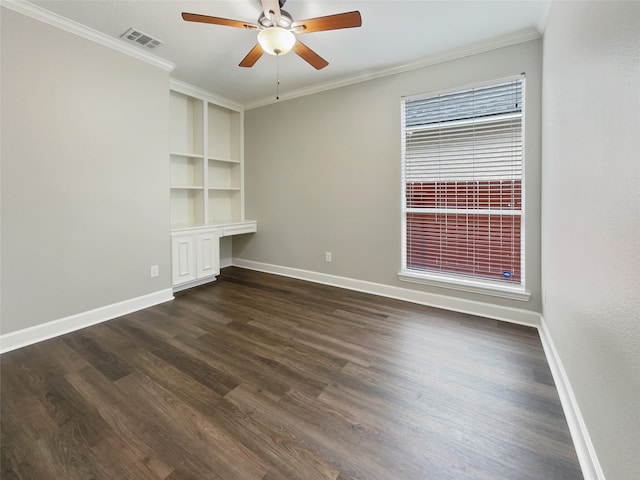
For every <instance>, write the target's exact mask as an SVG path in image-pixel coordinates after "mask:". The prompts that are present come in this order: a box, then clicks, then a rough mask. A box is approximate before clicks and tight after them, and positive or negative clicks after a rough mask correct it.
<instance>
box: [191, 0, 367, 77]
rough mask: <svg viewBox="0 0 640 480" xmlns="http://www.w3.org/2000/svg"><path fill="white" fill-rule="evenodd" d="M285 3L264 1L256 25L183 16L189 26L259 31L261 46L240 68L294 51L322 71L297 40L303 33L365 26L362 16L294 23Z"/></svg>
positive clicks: (323, 63) (322, 61)
mask: <svg viewBox="0 0 640 480" xmlns="http://www.w3.org/2000/svg"><path fill="white" fill-rule="evenodd" d="M285 2H286V0H261V4H262V13H261V14H260V17H259V18H258V22H257V23H249V22H242V21H239V20H231V19H229V18H220V17H211V16H209V15H200V14H197V13H187V12H183V13H182V18H183V19H184V20H185V21H187V22H199V23H211V24H214V25H226V26H228V27H236V28H244V29H250V30H258V43H256V46H255V47H253V48H252V49H251V51H250V52H249V53H248V54H247V56H246V57H244V59H243V60H242V61H241V62H240V66H241V67H253V65H255V63H256V62H257V61H258V59H259V58H260V57H261V56H262V54H263V53H268V54H271V55H284V54H286V53H288V52H289V51H290V50H293V51H294V52H295V53H296V54H298V55H299V56H300V57H301V58H302V59H303V60H305V61H306V62H308V63H309V64H310V65H311V66H313V67H314V68H316V69H317V70H320V69H321V68H324V67H326V66H327V65H329V62H327V61H326V60H325V59H324V58H322V57H321V56H320V55H318V54H317V53H316V52H314V51H313V50H311V49H310V48H309V47H307V46H306V45H305V44H304V43H302V42H301V41H300V40H298V39H297V38H296V35H300V34H303V33H312V32H322V31H325V30H338V29H341V28H353V27H359V26H361V25H362V18H361V16H360V12H358V11H354V12H346V13H338V14H335V15H327V16H326V17H317V18H310V19H308V20H301V21H297V22H294V21H293V17H291V15H290V14H289V13H288V12H285V11H284V10H282V7H283V6H284V4H285Z"/></svg>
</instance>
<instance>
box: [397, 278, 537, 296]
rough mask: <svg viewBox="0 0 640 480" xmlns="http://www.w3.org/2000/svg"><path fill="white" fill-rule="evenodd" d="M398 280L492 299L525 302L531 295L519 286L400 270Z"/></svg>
mask: <svg viewBox="0 0 640 480" xmlns="http://www.w3.org/2000/svg"><path fill="white" fill-rule="evenodd" d="M398 278H399V279H400V280H401V281H403V282H411V283H419V284H422V285H431V286H433V287H440V288H448V289H451V290H458V291H461V292H468V293H478V294H481V295H490V296H493V297H500V298H507V299H509V300H518V301H521V302H527V301H529V299H530V298H531V293H529V292H527V291H526V290H525V289H524V288H523V287H521V286H511V285H504V284H499V283H493V282H489V281H487V282H481V281H478V280H471V279H464V278H454V277H449V276H445V275H434V274H428V273H418V272H413V271H408V270H402V271H401V272H400V273H398Z"/></svg>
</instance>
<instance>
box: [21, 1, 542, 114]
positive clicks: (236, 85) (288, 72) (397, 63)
mask: <svg viewBox="0 0 640 480" xmlns="http://www.w3.org/2000/svg"><path fill="white" fill-rule="evenodd" d="M550 1H551V0H501V1H495V0H494V1H487V0H470V1H459V0H447V1H427V0H408V1H398V0H395V1H383V0H355V1H354V0H350V1H347V0H314V1H311V0H288V1H287V2H286V4H285V6H284V7H283V8H284V10H286V11H287V12H289V13H290V14H291V16H292V17H293V19H294V21H297V20H304V19H307V18H314V17H319V16H325V15H331V14H334V13H342V12H348V11H352V10H359V11H360V13H361V15H362V27H360V28H352V29H344V30H335V31H325V32H315V33H309V34H306V35H301V36H300V39H301V40H302V41H303V42H304V43H305V44H306V45H307V46H309V47H310V48H312V49H313V50H314V51H316V52H317V53H318V54H319V55H320V56H322V57H323V58H325V59H326V60H327V61H328V62H329V66H327V67H326V68H324V69H323V70H320V71H318V70H315V69H314V68H313V67H311V66H310V65H309V64H307V63H306V62H305V61H304V60H302V59H301V58H299V57H298V56H297V55H295V54H294V53H289V54H287V55H285V56H283V57H281V58H280V59H279V62H280V65H279V70H280V95H281V98H285V97H286V96H287V92H288V93H289V95H290V96H291V95H294V94H296V92H298V93H299V92H300V91H303V90H306V89H310V88H312V89H313V88H316V89H318V88H322V86H323V85H324V86H328V85H331V84H336V83H345V82H349V81H352V80H354V79H356V78H364V77H366V76H375V75H378V74H381V73H382V72H385V71H389V70H392V69H396V68H397V69H400V68H403V67H406V66H408V65H415V64H422V63H428V62H430V61H433V59H435V58H442V57H446V55H448V54H449V53H451V52H454V51H458V52H460V51H464V50H465V49H467V48H468V49H469V51H471V50H473V49H474V48H478V46H480V45H485V46H486V45H490V44H493V42H494V41H495V44H496V45H500V44H505V43H509V42H510V41H514V39H524V38H531V37H533V36H535V35H539V34H541V33H542V32H543V30H544V25H545V22H546V18H547V14H548V10H549V5H550ZM31 3H34V4H36V5H38V6H40V7H42V8H45V9H47V10H49V11H51V12H54V13H57V14H59V15H62V16H63V17H66V18H69V19H71V20H74V21H76V22H79V23H81V24H83V25H85V26H88V27H91V28H93V29H95V30H98V31H100V32H102V33H105V34H107V35H110V36H112V37H116V38H119V37H120V35H121V34H122V33H124V32H125V31H126V30H128V29H129V28H131V27H133V28H135V29H137V30H140V31H143V32H145V33H147V34H150V35H152V36H154V37H156V38H159V39H160V40H162V41H163V42H164V45H162V46H160V47H158V48H157V49H155V50H153V54H154V55H157V56H159V57H161V58H164V59H166V60H169V61H171V62H173V63H174V64H175V65H176V69H175V70H174V71H173V73H172V74H171V75H172V77H174V78H176V79H178V80H183V81H185V82H188V83H191V84H193V85H196V86H198V87H200V88H203V89H205V90H209V91H211V92H214V93H215V94H217V95H219V96H221V97H224V98H227V99H229V100H232V101H234V102H236V103H238V104H241V105H244V106H251V105H257V104H260V103H264V102H267V101H269V100H274V99H275V89H276V72H277V62H278V59H277V58H276V57H273V56H270V55H263V57H262V58H261V59H260V60H258V62H257V63H256V65H255V66H254V67H253V68H242V67H239V66H238V63H239V62H240V61H241V60H242V59H243V58H244V56H245V55H246V54H247V53H248V52H249V50H250V49H251V48H252V47H253V46H254V45H255V43H256V32H255V31H251V30H242V29H238V28H232V27H226V26H220V25H208V24H200V23H191V22H185V21H183V20H182V18H181V16H180V14H181V12H191V13H200V14H205V15H212V16H217V17H226V18H231V19H235V20H241V21H248V22H251V23H256V22H257V19H258V16H259V15H260V12H261V5H260V1H259V0H226V1H223V0H198V1H184V0H160V1H157V0H124V1H123V0H120V1H106V0H39V1H32V2H31Z"/></svg>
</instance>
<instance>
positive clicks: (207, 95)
mask: <svg viewBox="0 0 640 480" xmlns="http://www.w3.org/2000/svg"><path fill="white" fill-rule="evenodd" d="M169 89H170V90H173V91H174V92H178V93H182V94H183V95H188V96H190V97H196V98H198V99H200V100H206V101H207V102H209V103H215V104H216V105H219V106H220V107H224V108H228V109H229V110H235V111H237V112H242V111H243V110H244V108H243V107H242V105H240V104H239V103H236V102H234V101H232V100H229V99H228V98H224V97H221V96H219V95H216V94H215V93H213V92H210V91H208V90H205V89H203V88H200V87H196V86H195V85H191V84H190V83H186V82H183V81H181V80H177V79H175V78H173V77H171V78H169ZM213 160H216V159H213ZM238 163H239V162H238Z"/></svg>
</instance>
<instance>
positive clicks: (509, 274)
mask: <svg viewBox="0 0 640 480" xmlns="http://www.w3.org/2000/svg"><path fill="white" fill-rule="evenodd" d="M502 276H503V277H504V278H511V272H507V271H505V272H502Z"/></svg>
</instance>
